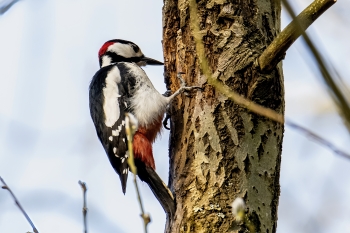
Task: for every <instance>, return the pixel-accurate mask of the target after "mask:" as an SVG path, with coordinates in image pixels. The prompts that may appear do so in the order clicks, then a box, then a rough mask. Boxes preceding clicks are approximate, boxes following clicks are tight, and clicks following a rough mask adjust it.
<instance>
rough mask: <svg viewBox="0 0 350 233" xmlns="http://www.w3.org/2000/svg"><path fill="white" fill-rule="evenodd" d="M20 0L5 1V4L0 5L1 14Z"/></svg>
mask: <svg viewBox="0 0 350 233" xmlns="http://www.w3.org/2000/svg"><path fill="white" fill-rule="evenodd" d="M19 1H20V0H12V1H11V0H8V1H5V2H4V3H3V4H1V5H0V15H3V14H4V13H5V12H6V11H8V10H9V9H10V8H11V7H12V6H13V5H14V4H15V3H17V2H19Z"/></svg>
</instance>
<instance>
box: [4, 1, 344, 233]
mask: <svg viewBox="0 0 350 233" xmlns="http://www.w3.org/2000/svg"><path fill="white" fill-rule="evenodd" d="M7 2H10V1H9V0H0V6H1V5H4V4H6V3H7ZM311 2H312V1H311V0H294V1H293V4H292V5H293V7H294V9H295V10H296V12H297V13H299V12H300V11H301V10H302V9H304V8H305V7H306V6H307V5H308V4H310V3H311ZM162 4H163V3H162V1H140V0H128V1H122V0H98V1H97V0H74V1H72V0H40V1H39V0H22V1H18V2H17V3H16V4H14V5H13V6H12V7H11V8H10V9H9V10H8V11H7V12H5V13H4V14H2V15H0V42H1V43H0V176H2V177H3V178H4V179H5V181H6V182H7V184H8V185H9V186H10V187H11V188H12V190H13V191H14V192H15V194H16V195H17V198H18V199H19V200H20V202H21V203H22V205H23V206H24V208H25V209H26V211H27V212H28V214H29V215H30V217H31V218H32V220H33V222H34V223H35V225H36V227H37V228H38V230H39V232H50V233H58V232H82V229H83V224H82V214H81V209H82V191H81V188H80V186H79V185H78V180H82V181H85V182H86V183H87V186H88V193H87V197H88V208H89V212H88V226H89V232H104V233H108V232H120V233H135V232H143V227H142V219H141V218H140V217H139V214H140V211H139V206H138V203H137V201H136V194H135V190H134V187H133V184H132V183H131V179H129V183H128V188H127V195H125V196H124V195H123V194H122V192H121V188H120V181H119V178H118V176H117V175H116V174H115V173H114V171H113V169H112V168H111V166H110V164H109V161H108V159H107V157H106V155H105V152H104V150H103V148H102V146H101V145H100V143H99V141H98V139H97V136H96V133H95V130H94V127H93V124H92V121H91V119H90V114H89V108H88V86H89V83H90V80H91V78H92V76H93V75H94V74H95V72H96V71H97V70H98V69H99V66H98V59H97V52H98V50H99V48H100V46H101V45H102V44H103V43H104V42H105V41H107V40H109V39H114V38H121V39H127V40H130V41H133V42H135V43H136V44H138V45H139V46H140V47H141V48H142V50H143V52H144V54H146V56H149V57H152V58H155V59H158V60H162V58H163V53H162V45H161V40H162ZM2 11H4V9H2V8H0V13H1V12H2ZM349 13H350V1H349V0H346V1H339V2H338V3H336V4H335V5H334V6H333V7H332V8H331V9H330V10H328V11H327V12H326V13H325V14H324V15H322V16H321V17H320V18H319V19H318V20H317V21H316V22H315V23H314V24H313V25H312V26H311V27H310V28H309V29H308V31H307V32H308V33H309V35H310V36H311V38H312V39H313V40H314V41H315V43H316V44H317V47H318V48H319V49H320V50H321V51H322V52H323V55H324V56H325V57H326V58H327V59H328V61H331V62H332V63H333V64H334V66H335V68H336V69H337V70H338V71H339V73H340V74H341V76H343V78H344V81H345V83H347V85H349V83H350V78H349V74H350V65H349V64H350V45H349V40H350V28H349V26H348V25H349V24H350V14H349ZM289 22H290V18H289V16H287V14H286V13H285V12H283V17H282V25H283V26H282V28H283V27H284V26H286V25H287V24H288V23H289ZM283 67H284V78H285V92H286V117H287V118H289V119H291V120H293V121H294V122H296V123H298V124H300V125H302V126H305V127H307V128H308V129H310V130H312V131H314V132H317V133H318V134H319V135H322V136H323V137H325V138H326V139H327V140H329V141H331V142H332V143H334V144H335V145H336V146H337V147H339V148H340V149H342V150H344V151H348V152H349V151H350V143H349V142H350V137H349V132H348V131H347V129H346V128H345V127H344V125H343V123H342V120H341V118H340V117H339V116H338V113H337V111H336V108H335V107H334V104H333V102H332V100H331V98H330V97H329V94H328V92H327V91H326V88H325V86H324V85H323V83H322V80H321V78H320V73H319V72H318V70H317V69H316V65H315V63H314V61H313V59H312V58H311V56H310V55H309V54H308V52H307V50H305V47H304V43H303V42H302V40H301V39H299V40H298V41H297V42H296V43H295V44H294V45H293V46H292V47H291V48H290V49H289V51H288V53H287V56H286V59H285V60H284V62H283ZM145 70H146V72H147V74H148V76H149V77H150V78H151V79H152V81H153V83H154V85H155V86H156V88H157V89H158V90H159V91H160V92H164V91H165V87H164V86H165V85H164V83H163V68H162V67H147V68H145ZM167 142H168V132H167V131H165V130H164V131H163V136H162V138H161V139H159V140H158V141H157V142H156V144H155V147H154V153H155V158H156V163H157V172H158V173H159V174H160V175H161V177H162V178H163V179H164V180H165V181H166V182H167V180H168V178H167V172H168V165H167V164H168V157H167V156H168V148H167V145H168V143H167ZM347 180H350V161H349V160H346V159H344V158H341V157H339V156H337V155H335V154H334V153H333V152H331V151H330V150H329V149H328V148H325V147H324V146H321V145H319V144H318V143H315V142H314V141H313V140H310V139H309V138H307V137H306V136H304V135H303V134H300V133H299V132H297V131H295V130H294V129H291V128H289V127H286V131H285V137H284V143H283V153H282V168H281V196H280V205H279V209H278V211H279V220H278V228H277V232H279V233H285V232H320V233H321V232H324V233H326V232H327V233H328V232H350V199H349V197H350V185H347V183H348V182H347ZM140 186H141V195H142V198H143V200H144V205H145V209H146V211H147V212H149V213H150V214H151V217H152V222H151V223H150V225H149V232H163V229H164V223H165V214H164V212H163V209H162V208H161V206H160V204H159V203H158V202H157V201H156V199H155V198H154V196H153V194H152V193H151V192H150V191H149V188H148V186H147V185H145V184H141V185H140ZM27 231H31V227H30V226H29V224H28V223H27V221H26V220H25V218H24V217H23V215H22V214H21V213H20V211H19V210H18V208H17V207H16V206H15V205H14V201H13V199H12V198H11V197H10V195H9V193H8V192H7V191H5V190H3V191H1V190H0V232H6V233H12V232H14V233H17V232H27Z"/></svg>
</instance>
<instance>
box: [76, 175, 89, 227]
mask: <svg viewBox="0 0 350 233" xmlns="http://www.w3.org/2000/svg"><path fill="white" fill-rule="evenodd" d="M78 183H79V184H80V186H81V189H82V190H83V219H84V233H87V232H88V230H87V216H86V215H87V212H88V208H87V205H86V191H87V187H86V183H85V182H82V181H80V180H79V182H78Z"/></svg>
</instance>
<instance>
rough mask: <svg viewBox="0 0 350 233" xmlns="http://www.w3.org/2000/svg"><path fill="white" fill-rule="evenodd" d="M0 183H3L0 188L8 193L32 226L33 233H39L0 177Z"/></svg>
mask: <svg viewBox="0 0 350 233" xmlns="http://www.w3.org/2000/svg"><path fill="white" fill-rule="evenodd" d="M0 181H1V182H2V183H3V186H2V187H1V188H3V189H6V190H7V191H9V192H10V194H11V196H12V198H13V200H15V203H16V205H17V206H18V208H19V209H20V210H21V212H22V214H23V215H24V217H25V218H26V219H27V221H28V222H29V224H30V225H31V226H32V228H33V232H34V233H39V231H38V230H37V229H36V227H35V226H34V223H33V222H32V220H31V219H30V218H29V216H28V214H27V213H26V212H25V210H24V209H23V207H22V206H21V204H20V203H19V201H18V200H17V198H16V196H15V194H14V193H13V192H12V190H11V189H10V187H9V186H8V185H7V184H6V183H5V181H4V180H3V179H2V178H1V177H0Z"/></svg>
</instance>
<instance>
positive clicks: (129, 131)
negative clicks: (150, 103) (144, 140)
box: [125, 113, 151, 233]
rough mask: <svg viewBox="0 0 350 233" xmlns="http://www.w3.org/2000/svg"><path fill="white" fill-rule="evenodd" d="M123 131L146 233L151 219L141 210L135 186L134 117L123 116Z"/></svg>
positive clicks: (138, 197)
mask: <svg viewBox="0 0 350 233" xmlns="http://www.w3.org/2000/svg"><path fill="white" fill-rule="evenodd" d="M125 115H126V116H125V131H126V135H127V139H128V151H129V158H128V164H129V166H130V170H131V171H132V173H134V184H135V189H136V194H137V200H138V201H139V204H140V209H141V217H142V219H143V226H144V231H145V233H147V225H148V223H150V222H151V217H150V216H149V214H145V211H144V208H143V203H142V200H141V195H140V190H139V187H138V185H137V180H136V175H137V168H136V166H135V161H134V151H133V146H132V139H133V137H134V134H135V132H136V130H137V121H136V122H134V121H135V120H136V119H134V116H132V115H131V114H130V113H126V114H125Z"/></svg>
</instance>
